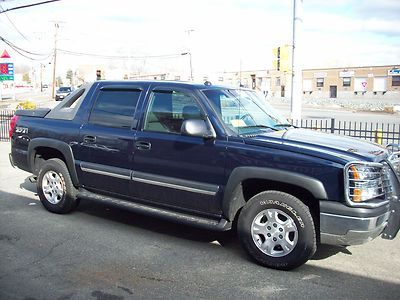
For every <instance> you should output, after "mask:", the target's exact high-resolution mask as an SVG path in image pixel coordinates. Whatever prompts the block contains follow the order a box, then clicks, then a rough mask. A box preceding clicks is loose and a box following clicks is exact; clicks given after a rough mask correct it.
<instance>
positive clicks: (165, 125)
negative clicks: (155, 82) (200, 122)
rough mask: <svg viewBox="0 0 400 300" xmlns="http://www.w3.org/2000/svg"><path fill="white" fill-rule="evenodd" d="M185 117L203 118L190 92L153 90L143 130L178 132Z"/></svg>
mask: <svg viewBox="0 0 400 300" xmlns="http://www.w3.org/2000/svg"><path fill="white" fill-rule="evenodd" d="M187 119H203V117H202V114H201V109H200V107H199V106H198V104H197V102H196V100H195V99H194V97H193V96H192V95H190V94H187V93H183V92H177V91H155V92H153V93H152V95H151V97H150V104H149V107H148V111H147V114H146V121H145V125H144V129H145V130H149V131H158V132H169V133H180V132H181V127H182V123H183V121H184V120H187Z"/></svg>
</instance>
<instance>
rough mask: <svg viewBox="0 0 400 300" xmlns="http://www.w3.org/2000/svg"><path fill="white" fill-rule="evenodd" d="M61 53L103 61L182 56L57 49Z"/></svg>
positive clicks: (175, 54)
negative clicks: (115, 53) (113, 53)
mask: <svg viewBox="0 0 400 300" xmlns="http://www.w3.org/2000/svg"><path fill="white" fill-rule="evenodd" d="M58 51H60V52H61V53H64V54H67V55H72V56H91V57H99V58H105V59H147V58H175V57H180V56H182V55H184V54H183V53H173V54H160V55H145V56H130V55H103V54H94V53H84V52H76V51H70V50H64V49H58Z"/></svg>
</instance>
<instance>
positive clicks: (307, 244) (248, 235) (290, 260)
mask: <svg viewBox="0 0 400 300" xmlns="http://www.w3.org/2000/svg"><path fill="white" fill-rule="evenodd" d="M269 215H270V217H268V216H269ZM276 217H277V218H276ZM285 218H286V219H285ZM276 219H279V220H278V222H275V221H274V220H276ZM253 222H254V223H253ZM271 222H272V223H271ZM264 224H265V225H264ZM282 224H287V225H282ZM272 225H273V226H272ZM289 225H290V226H289ZM294 225H295V226H294ZM264 226H265V227H264ZM274 227H275V228H274ZM252 228H253V233H254V235H253V234H252ZM280 231H282V233H283V235H281V232H280ZM238 236H239V239H240V242H241V244H242V246H243V248H244V249H245V250H246V252H247V253H248V254H249V255H250V257H251V258H253V259H254V260H255V261H256V262H257V263H259V264H261V265H263V266H266V267H269V268H273V269H278V270H291V269H294V268H297V267H299V266H300V265H302V264H304V263H305V262H307V261H308V260H309V259H310V258H311V257H312V256H313V255H314V253H315V251H316V249H317V241H316V233H315V226H314V221H313V218H312V216H311V213H310V210H309V209H308V207H307V206H306V205H305V204H304V203H303V202H301V201H300V200H299V199H297V198H296V197H294V196H292V195H289V194H287V193H283V192H279V191H266V192H262V193H260V194H257V195H255V196H254V197H253V198H251V199H250V200H249V201H248V202H247V203H246V205H245V206H244V207H243V209H242V211H241V212H240V215H239V220H238ZM253 237H254V238H253ZM280 239H281V240H280ZM268 245H270V246H268ZM281 245H283V246H281ZM284 247H285V248H284ZM261 248H264V249H263V250H262V249H261Z"/></svg>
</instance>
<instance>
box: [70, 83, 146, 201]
mask: <svg viewBox="0 0 400 300" xmlns="http://www.w3.org/2000/svg"><path fill="white" fill-rule="evenodd" d="M140 95H141V90H140V89H139V88H136V87H129V86H128V87H121V86H117V87H116V86H104V87H103V88H101V89H100V90H99V91H98V92H97V94H96V95H95V96H94V98H95V102H94V105H93V108H92V110H91V112H90V115H89V118H88V120H87V122H86V123H85V124H83V126H82V128H81V131H80V146H79V147H80V152H79V167H78V172H79V173H80V174H81V176H80V178H81V183H82V185H83V186H84V187H85V188H87V189H89V190H94V191H96V192H104V193H111V194H116V195H122V196H129V186H130V179H131V169H130V166H131V165H132V162H133V151H134V139H135V132H136V130H135V128H134V126H133V124H134V122H133V120H134V113H135V109H136V105H137V102H138V100H139V97H140Z"/></svg>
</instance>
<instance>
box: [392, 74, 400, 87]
mask: <svg viewBox="0 0 400 300" xmlns="http://www.w3.org/2000/svg"><path fill="white" fill-rule="evenodd" d="M392 86H400V76H392Z"/></svg>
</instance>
